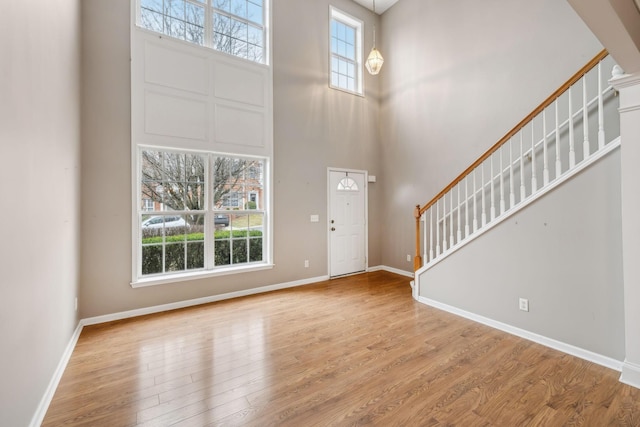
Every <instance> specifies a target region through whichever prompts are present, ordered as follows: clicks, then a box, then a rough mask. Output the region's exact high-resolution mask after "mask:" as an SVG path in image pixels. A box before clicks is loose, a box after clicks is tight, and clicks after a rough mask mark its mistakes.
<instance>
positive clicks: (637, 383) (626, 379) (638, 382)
mask: <svg viewBox="0 0 640 427" xmlns="http://www.w3.org/2000/svg"><path fill="white" fill-rule="evenodd" d="M620 382H621V383H624V384H627V385H630V386H631V387H635V388H640V365H636V364H635V363H631V362H629V361H628V360H625V361H624V363H623V364H622V375H620Z"/></svg>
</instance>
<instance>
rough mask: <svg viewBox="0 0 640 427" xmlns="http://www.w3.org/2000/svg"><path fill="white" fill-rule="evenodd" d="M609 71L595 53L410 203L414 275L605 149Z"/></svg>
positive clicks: (613, 131)
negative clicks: (439, 185)
mask: <svg viewBox="0 0 640 427" xmlns="http://www.w3.org/2000/svg"><path fill="white" fill-rule="evenodd" d="M614 67H616V65H615V62H614V61H613V59H612V58H611V57H610V56H609V55H608V54H607V52H606V51H602V52H600V53H599V54H598V55H597V56H596V57H595V58H593V59H592V60H591V61H590V62H589V63H588V64H587V65H585V66H584V67H583V68H582V69H581V70H580V71H578V72H577V73H576V74H575V75H574V76H573V77H572V78H571V79H569V81H567V83H565V84H564V85H563V86H561V87H560V88H559V89H558V90H557V91H556V92H554V93H553V94H552V95H551V96H550V97H549V98H547V100H546V101H545V102H543V103H542V104H541V105H540V106H539V107H538V108H536V109H535V110H534V111H533V112H532V113H531V114H529V115H528V116H527V117H526V118H525V119H524V120H522V121H521V122H520V123H519V124H518V125H517V126H516V127H514V128H513V129H512V130H511V131H510V132H509V133H507V134H506V135H505V136H504V137H503V138H502V139H501V140H500V141H498V143H496V144H495V145H494V146H493V147H491V148H490V149H489V150H488V151H487V152H486V153H485V154H483V155H482V156H481V157H480V158H479V159H478V160H477V161H475V162H474V163H473V164H472V165H471V166H469V167H468V168H467V169H466V170H465V171H464V172H463V173H462V174H460V175H459V176H458V177H457V178H456V179H455V180H453V181H452V182H451V183H450V184H449V185H448V186H447V187H445V188H444V189H443V190H442V191H441V192H440V193H438V194H437V195H436V196H435V197H434V198H433V199H431V201H429V202H428V203H427V204H425V205H424V206H420V205H418V206H416V208H415V211H414V214H415V218H416V255H415V258H414V269H415V270H418V269H420V268H421V267H423V266H425V267H429V266H432V265H434V264H435V263H437V262H439V261H440V260H441V259H443V258H445V257H446V256H447V255H449V254H450V253H452V252H453V251H455V250H457V249H458V248H459V247H461V246H462V245H464V244H465V243H466V242H468V241H470V240H472V239H473V238H475V236H477V235H480V234H481V233H482V232H484V231H485V230H487V229H488V228H490V227H492V226H493V225H495V224H496V223H498V222H500V221H501V220H502V219H503V218H504V217H506V215H507V214H509V213H510V212H512V211H514V210H515V209H519V208H520V207H521V206H523V205H524V204H527V203H528V202H529V201H531V200H532V199H533V197H534V196H536V195H537V194H541V193H542V192H543V191H544V190H545V189H549V188H550V187H551V186H555V185H557V184H558V181H559V180H562V179H564V178H566V177H568V176H570V175H571V174H572V172H573V173H575V172H576V171H577V170H578V169H581V168H582V167H583V166H584V165H585V164H586V163H587V162H588V161H589V160H590V159H591V158H592V157H594V158H595V156H596V155H602V154H604V153H605V152H607V151H608V149H609V148H610V145H611V144H610V143H611V142H612V141H614V140H617V138H618V137H619V135H620V125H619V115H618V112H617V107H618V105H617V104H618V103H617V99H616V98H615V92H614V90H613V89H612V87H611V86H610V85H609V84H608V81H606V80H603V72H602V71H603V69H609V70H613V69H614ZM576 105H579V106H580V107H579V108H577V109H576V108H575V106H576ZM605 130H606V133H605ZM591 135H594V136H596V135H597V137H596V138H590V136H591ZM576 140H578V141H582V144H579V145H578V147H580V148H578V150H576ZM592 140H593V141H592ZM550 156H553V157H552V158H551V159H550V158H549V157H550ZM550 161H551V162H553V163H552V165H554V166H553V167H550ZM506 195H508V203H507V197H506ZM487 199H488V200H487ZM478 211H479V213H478ZM470 221H471V223H470Z"/></svg>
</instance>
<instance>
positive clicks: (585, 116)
mask: <svg viewBox="0 0 640 427" xmlns="http://www.w3.org/2000/svg"><path fill="white" fill-rule="evenodd" d="M587 102H588V101H587V75H586V74H585V75H584V76H582V129H583V132H584V142H583V143H582V150H583V152H584V158H585V159H586V158H587V157H589V106H588V105H587Z"/></svg>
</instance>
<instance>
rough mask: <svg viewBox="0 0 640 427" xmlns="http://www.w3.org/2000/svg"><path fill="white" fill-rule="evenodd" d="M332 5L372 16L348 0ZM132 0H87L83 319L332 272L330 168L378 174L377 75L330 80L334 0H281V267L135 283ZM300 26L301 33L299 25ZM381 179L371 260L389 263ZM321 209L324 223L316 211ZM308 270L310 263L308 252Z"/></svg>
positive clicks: (277, 115)
mask: <svg viewBox="0 0 640 427" xmlns="http://www.w3.org/2000/svg"><path fill="white" fill-rule="evenodd" d="M332 4H333V5H334V6H336V7H338V8H340V9H342V10H344V11H345V12H347V13H350V14H352V15H355V16H357V17H360V18H361V19H363V20H364V21H365V35H366V41H365V50H367V48H370V46H371V40H370V39H371V33H370V31H368V30H370V29H371V27H372V23H373V22H374V20H375V19H377V18H376V17H375V16H374V15H373V13H371V12H369V11H367V10H366V9H364V8H362V7H361V6H359V5H357V4H356V3H354V2H352V1H350V0H337V1H333V2H332ZM129 13H130V6H129V1H128V0H114V1H109V2H105V1H102V0H85V1H84V2H83V16H82V19H83V24H84V26H83V34H82V38H83V66H84V77H85V78H84V86H83V89H84V96H83V102H82V109H83V114H84V115H83V134H82V136H83V151H82V164H83V173H82V212H83V214H82V232H81V237H82V262H81V283H82V293H81V298H80V307H81V316H82V317H83V318H86V317H92V316H98V315H103V314H111V313H117V312H121V311H125V310H132V309H137V308H142V307H148V306H154V305H159V304H166V303H171V302H176V301H182V300H187V299H192V298H199V297H205V296H210V295H216V294H221V293H226V292H232V291H239V290H243V289H250V288H255V287H259V286H264V285H270V284H278V283H285V282H289V281H294V280H301V279H305V278H312V277H318V276H322V275H325V274H327V249H326V244H327V234H326V233H327V230H326V226H325V224H326V211H327V201H326V199H327V196H326V195H327V188H326V175H327V167H329V166H338V167H344V168H354V169H366V170H369V172H370V173H372V174H375V175H378V176H379V175H380V170H381V169H380V168H381V166H380V156H379V151H378V146H379V144H378V132H377V123H378V115H379V109H378V79H374V78H372V77H369V76H366V79H365V90H366V96H365V97H359V96H353V95H349V94H346V93H343V92H340V91H336V90H332V89H329V88H328V50H327V49H328V39H329V36H328V16H329V1H328V0H322V1H318V0H304V1H301V0H278V1H275V2H273V29H274V30H273V46H274V52H273V63H274V121H275V123H274V145H275V158H274V186H273V191H274V192H275V193H274V199H275V206H274V234H275V236H274V251H275V252H274V255H275V256H274V261H275V264H276V267H275V268H274V269H273V270H269V271H261V272H255V273H246V274H237V275H232V276H223V277H218V278H208V279H202V280H194V281H188V282H179V283H175V284H166V285H158V286H152V287H148V288H139V289H132V288H131V286H130V285H129V283H130V281H131V209H132V208H131V181H130V170H131V149H130V143H131V137H130V126H131V120H130V79H129V73H130V70H129V51H130V48H129ZM301 29H304V31H301ZM380 193H381V189H380V186H379V184H373V185H372V186H370V188H369V212H370V217H369V220H370V222H369V257H370V259H369V265H371V266H375V265H378V264H380V262H381V250H380V241H381V235H380V231H379V230H380V226H379V225H380V214H379V212H380V211H381V208H382V202H381V199H380ZM311 214H319V215H320V222H319V223H310V222H309V215H311ZM305 259H308V260H309V261H310V268H304V260H305Z"/></svg>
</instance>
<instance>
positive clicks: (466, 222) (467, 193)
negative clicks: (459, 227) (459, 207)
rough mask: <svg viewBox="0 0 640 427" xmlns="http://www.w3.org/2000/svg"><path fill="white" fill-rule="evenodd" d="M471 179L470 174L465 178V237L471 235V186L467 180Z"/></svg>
mask: <svg viewBox="0 0 640 427" xmlns="http://www.w3.org/2000/svg"><path fill="white" fill-rule="evenodd" d="M468 180H469V175H467V176H466V177H465V178H464V237H465V239H466V238H467V237H469V188H468V186H467V181H468Z"/></svg>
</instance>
